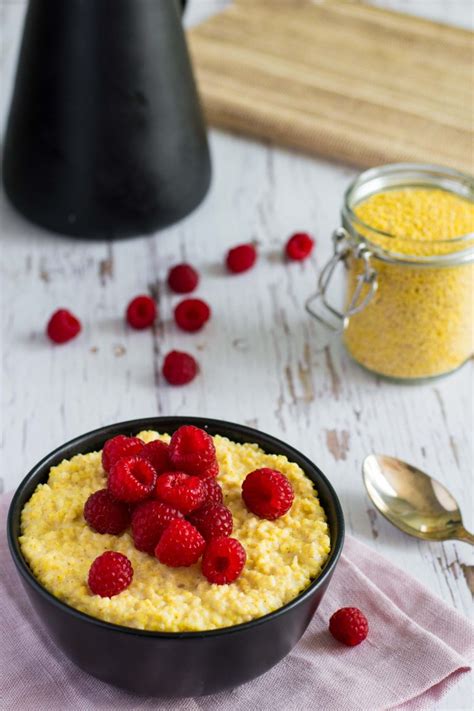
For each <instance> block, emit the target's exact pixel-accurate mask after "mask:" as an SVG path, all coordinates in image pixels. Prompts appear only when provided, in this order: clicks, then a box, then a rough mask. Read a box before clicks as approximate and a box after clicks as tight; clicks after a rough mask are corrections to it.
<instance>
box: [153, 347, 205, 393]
mask: <svg viewBox="0 0 474 711" xmlns="http://www.w3.org/2000/svg"><path fill="white" fill-rule="evenodd" d="M162 373H163V377H164V378H165V380H167V382H168V383H169V384H170V385H187V384H188V383H190V382H191V381H192V380H194V378H195V377H196V375H197V373H198V364H197V361H196V359H195V358H193V356H192V355H190V354H189V353H184V352H183V351H170V353H168V355H167V356H166V357H165V359H164V361H163V367H162Z"/></svg>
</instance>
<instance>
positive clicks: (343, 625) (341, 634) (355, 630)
mask: <svg viewBox="0 0 474 711" xmlns="http://www.w3.org/2000/svg"><path fill="white" fill-rule="evenodd" d="M329 631H330V632H331V634H332V636H333V637H334V638H335V639H337V640H338V642H342V643H343V644H346V645H347V646H348V647H355V646H356V645H357V644H360V643H361V642H363V641H364V639H365V638H366V637H367V635H368V633H369V623H368V622H367V618H366V616H365V615H364V613H363V612H361V611H360V610H359V609H358V608H357V607H341V609H340V610H338V611H337V612H335V613H334V615H333V616H332V617H331V619H330V620H329Z"/></svg>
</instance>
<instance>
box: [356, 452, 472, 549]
mask: <svg viewBox="0 0 474 711" xmlns="http://www.w3.org/2000/svg"><path fill="white" fill-rule="evenodd" d="M362 476H363V480H364V484H365V488H366V489H367V493H368V495H369V498H370V499H371V501H372V503H373V504H374V506H375V507H376V509H377V510H378V511H380V513H381V514H382V516H384V517H385V518H386V519H387V520H388V521H390V523H392V524H393V525H394V526H396V527H397V528H399V529H400V530H401V531H403V532H404V533H408V535H410V536H416V537H417V538H422V539H423V540H425V541H448V540H453V539H455V540H459V541H466V542H467V543H471V545H473V544H474V536H473V535H472V533H469V531H467V530H466V529H465V528H464V525H463V521H462V516H461V511H460V509H459V506H458V504H457V502H456V500H455V499H454V497H453V496H452V494H451V493H450V492H449V491H448V490H447V489H446V487H445V486H443V484H441V483H440V482H439V481H437V480H436V479H433V478H432V477H430V476H428V474H425V473H424V472H422V471H421V470H420V469H417V468H416V467H414V466H412V465H411V464H407V463H406V462H402V461H401V460H400V459H396V458H395V457H388V456H386V455H385V454H369V455H368V456H367V457H366V458H365V459H364V462H363V464H362Z"/></svg>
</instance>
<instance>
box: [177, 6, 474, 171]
mask: <svg viewBox="0 0 474 711" xmlns="http://www.w3.org/2000/svg"><path fill="white" fill-rule="evenodd" d="M189 42H190V49H191V53H192V56H193V60H194V64H195V69H196V74H197V79H198V83H199V87H200V91H201V95H202V99H203V102H204V106H205V110H206V113H207V117H208V120H209V122H210V124H212V125H214V126H218V127H221V128H224V129H228V130H232V131H237V132H241V133H243V134H247V135H250V136H253V137H256V138H260V139H263V140H266V141H272V142H275V143H280V144H282V145H286V146H291V147H293V148H297V149H300V150H303V151H307V152H310V153H314V154H318V155H321V156H324V157H326V158H329V159H334V160H340V161H344V162H346V163H351V164H354V165H357V166H364V167H365V166H371V165H377V164H381V163H388V162H394V161H420V162H429V163H441V164H444V165H448V166H451V167H454V168H458V169H460V170H465V171H467V172H472V171H473V136H472V119H473V103H474V102H473V68H474V65H473V35H472V33H471V32H469V31H467V30H462V29H457V28H453V27H448V26H446V25H441V24H437V23H434V22H429V21H426V20H421V19H418V18H415V17H413V16H409V15H405V14H400V13H395V12H390V11H387V10H382V9H379V8H375V7H371V6H369V5H366V4H364V3H362V2H351V1H350V0H345V1H343V0H319V2H318V1H316V0H234V2H233V4H232V5H231V6H230V7H229V8H228V9H226V10H225V11H224V12H222V13H220V14H219V15H217V16H215V17H213V18H212V19H210V20H209V21H207V22H205V23H203V24H202V25H200V26H198V27H197V28H195V29H193V30H192V31H191V32H190V33H189Z"/></svg>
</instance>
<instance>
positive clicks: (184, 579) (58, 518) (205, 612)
mask: <svg viewBox="0 0 474 711" xmlns="http://www.w3.org/2000/svg"><path fill="white" fill-rule="evenodd" d="M138 436H139V437H140V438H141V439H143V440H144V441H145V442H150V441H152V440H154V439H162V440H164V441H166V442H168V441H169V437H168V436H167V435H158V434H157V433H156V432H151V431H147V432H142V433H141V434H139V435H138ZM213 439H214V444H215V447H216V454H217V459H218V462H219V467H220V474H219V477H218V481H219V483H220V484H221V486H222V489H223V492H224V503H225V505H226V506H228V507H229V509H230V510H231V512H232V516H233V519H234V530H233V533H232V536H233V537H235V538H237V539H238V540H239V541H240V542H241V543H242V545H243V546H244V548H245V550H246V553H247V562H246V564H245V567H244V570H243V572H242V574H241V575H240V577H239V578H238V579H237V580H236V581H235V582H233V583H231V584H229V585H212V584H210V583H208V582H207V580H206V579H205V578H204V576H203V575H202V572H201V566H200V563H197V564H196V565H193V566H191V567H189V568H169V567H167V566H166V565H162V564H161V563H160V562H159V561H158V560H157V559H156V558H153V557H151V556H149V555H147V554H146V553H142V552H141V551H138V550H137V549H136V548H135V546H134V544H133V540H132V537H131V535H130V532H129V531H126V532H125V533H123V534H122V535H120V536H112V535H108V534H103V535H101V534H99V533H96V532H95V531H93V530H92V529H91V528H89V526H88V525H87V524H86V522H85V520H84V517H83V508H84V503H85V501H86V500H87V498H88V496H89V495H90V494H92V493H93V492H94V491H97V490H98V489H101V488H104V486H105V473H104V470H103V468H102V465H101V453H100V452H91V453H90V454H85V455H80V454H79V455H77V456H75V457H73V458H72V459H70V460H64V461H63V462H61V463H60V464H59V465H58V466H56V467H53V468H52V469H51V472H50V475H49V479H48V482H47V483H46V484H40V485H39V486H38V488H37V489H36V491H35V493H34V494H33V496H32V497H31V499H30V500H29V501H28V502H27V503H26V504H25V507H24V509H23V511H22V517H21V531H22V535H21V537H20V545H21V549H22V551H23V554H24V556H25V558H26V560H27V561H28V563H29V565H30V567H31V570H32V571H33V573H34V575H35V576H36V578H37V579H38V580H39V582H40V583H41V584H42V585H44V587H45V588H46V589H47V590H49V591H50V592H51V593H52V594H53V595H55V596H56V597H58V598H59V599H60V600H62V601H63V602H65V603H67V604H68V605H71V606H72V607H74V608H76V609H78V610H81V611H82V612H85V613H87V614H89V615H92V616H93V617H98V618H100V619H102V620H105V621H107V622H114V623H116V624H119V625H125V626H127V627H135V628H138V629H145V630H158V631H166V632H182V631H192V630H210V629H215V628H218V627H228V626H230V625H236V624H239V623H241V622H247V621H248V620H252V619H254V618H256V617H261V616H262V615H265V614H267V613H269V612H272V611H273V610H276V609H277V608H279V607H281V606H282V605H285V604H286V603H287V602H289V601H290V600H292V599H293V598H294V597H296V596H297V595H298V593H299V592H301V591H302V590H303V589H304V588H305V587H307V586H308V584H309V583H310V581H311V580H312V579H313V578H315V577H316V576H317V575H318V574H319V573H320V571H321V568H322V566H323V565H324V562H325V561H326V559H327V557H328V554H329V550H330V542H329V534H328V526H327V523H326V516H325V513H324V511H323V509H322V507H321V505H320V503H319V501H318V498H317V492H316V491H315V489H314V486H313V484H312V482H311V481H310V479H308V477H306V476H305V474H304V473H303V471H302V470H301V469H300V467H299V466H298V465H297V464H294V463H292V462H289V461H288V460H287V458H286V457H283V456H277V455H271V454H265V453H264V452H263V451H262V450H261V449H260V448H259V447H258V446H257V445H256V444H237V443H235V442H231V441H230V440H229V439H227V438H225V437H220V436H215V437H214V438H213ZM260 467H271V468H273V469H277V470H279V471H281V472H282V473H283V474H284V475H285V476H286V477H288V479H289V480H290V482H291V484H292V486H293V489H294V494H295V498H294V502H293V505H292V507H291V509H290V511H289V512H288V513H287V514H286V515H284V516H282V517H281V518H279V519H277V520H275V521H267V520H264V519H260V518H258V517H257V516H255V515H254V514H251V513H250V512H249V511H247V509H246V508H245V505H244V503H243V501H242V497H241V484H242V482H243V480H244V479H245V476H246V475H247V474H248V473H249V472H251V471H252V470H254V469H258V468H260ZM105 550H115V551H118V552H120V553H123V554H124V555H126V556H127V558H129V559H130V561H131V563H132V565H133V569H134V576H133V581H132V583H131V585H130V587H129V588H127V589H126V590H124V591H123V592H121V593H120V594H119V595H116V596H115V597H112V598H106V597H104V598H102V597H100V596H98V595H93V594H92V593H91V592H90V590H89V588H88V585H87V576H88V571H89V568H90V566H91V563H92V562H93V561H94V559H95V558H96V557H97V556H98V555H100V554H101V553H103V552H104V551H105Z"/></svg>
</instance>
